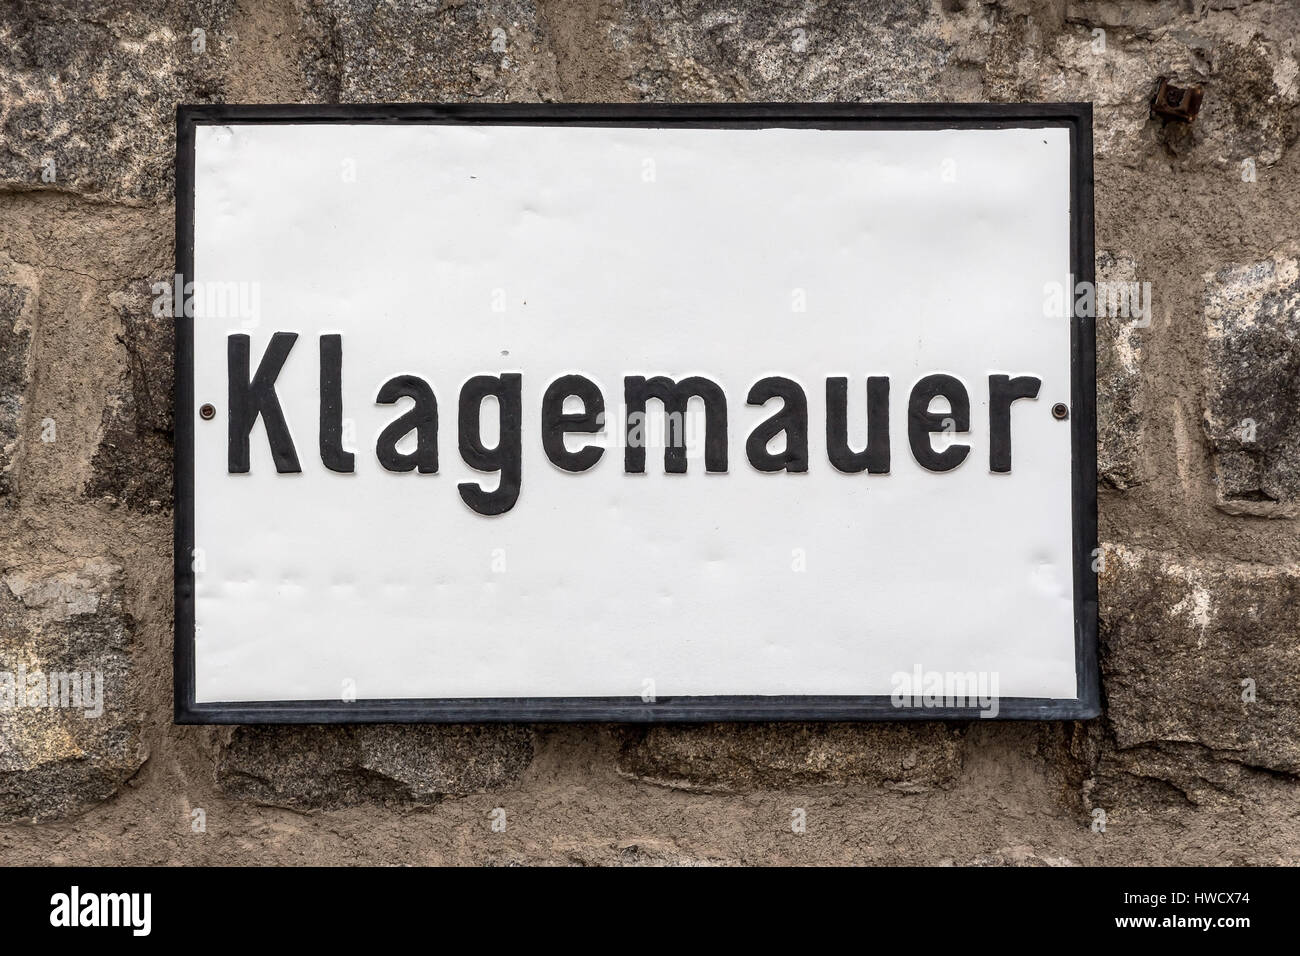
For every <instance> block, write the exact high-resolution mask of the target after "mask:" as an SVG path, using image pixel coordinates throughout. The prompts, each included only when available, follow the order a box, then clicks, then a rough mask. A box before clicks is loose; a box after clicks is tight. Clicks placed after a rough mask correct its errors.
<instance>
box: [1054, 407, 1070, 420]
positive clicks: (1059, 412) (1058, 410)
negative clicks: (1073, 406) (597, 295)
mask: <svg viewBox="0 0 1300 956" xmlns="http://www.w3.org/2000/svg"><path fill="white" fill-rule="evenodd" d="M1052 417H1053V418H1055V419H1056V420H1057V421H1060V422H1063V421H1065V420H1066V419H1067V418H1069V417H1070V406H1068V405H1066V404H1065V402H1057V403H1056V404H1055V405H1053V406H1052Z"/></svg>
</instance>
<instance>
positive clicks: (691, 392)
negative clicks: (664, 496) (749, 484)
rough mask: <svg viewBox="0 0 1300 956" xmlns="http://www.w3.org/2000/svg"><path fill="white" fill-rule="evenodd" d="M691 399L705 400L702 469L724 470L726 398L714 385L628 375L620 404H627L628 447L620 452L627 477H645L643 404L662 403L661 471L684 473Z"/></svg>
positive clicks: (694, 380) (695, 379) (697, 378)
mask: <svg viewBox="0 0 1300 956" xmlns="http://www.w3.org/2000/svg"><path fill="white" fill-rule="evenodd" d="M692 397H698V398H701V399H703V400H704V470H705V471H706V472H724V471H726V470H727V396H726V395H725V394H724V393H723V391H722V389H721V388H719V387H718V384H717V383H716V382H712V381H710V380H709V379H707V378H703V377H701V376H699V375H693V376H691V377H690V378H684V379H682V380H681V381H680V382H674V381H673V380H672V379H671V378H666V377H664V376H656V377H655V378H651V379H646V378H644V377H643V376H640V375H629V376H627V377H626V378H624V379H623V401H624V403H625V404H626V405H627V438H628V440H627V447H626V448H624V450H623V470H624V471H625V472H627V474H629V475H641V474H645V443H646V437H647V436H646V402H647V401H648V400H649V399H657V400H659V401H660V402H662V403H663V408H664V418H665V422H664V432H665V434H666V435H667V436H668V440H667V441H666V442H665V443H664V444H665V446H666V447H665V448H664V471H665V472H667V473H668V474H670V475H684V474H686V406H687V403H688V402H689V401H690V400H691V398H692Z"/></svg>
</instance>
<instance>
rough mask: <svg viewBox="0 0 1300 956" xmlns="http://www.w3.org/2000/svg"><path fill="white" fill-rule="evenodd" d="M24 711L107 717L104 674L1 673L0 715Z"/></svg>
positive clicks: (20, 667) (20, 668) (21, 667)
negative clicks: (36, 710)
mask: <svg viewBox="0 0 1300 956" xmlns="http://www.w3.org/2000/svg"><path fill="white" fill-rule="evenodd" d="M22 707H28V708H40V709H60V708H62V709H67V710H80V711H81V712H82V716H83V717H92V718H93V717H102V716H103V714H104V672H103V671H50V672H49V673H46V672H45V671H30V672H29V671H28V670H27V666H26V665H25V664H19V665H18V670H17V672H14V671H0V713H3V712H7V711H11V710H16V709H19V708H22Z"/></svg>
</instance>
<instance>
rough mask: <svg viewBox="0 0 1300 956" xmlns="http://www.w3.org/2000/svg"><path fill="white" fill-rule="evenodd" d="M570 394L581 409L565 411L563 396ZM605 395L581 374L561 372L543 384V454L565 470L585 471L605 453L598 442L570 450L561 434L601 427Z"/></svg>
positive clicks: (597, 430)
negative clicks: (548, 383)
mask: <svg viewBox="0 0 1300 956" xmlns="http://www.w3.org/2000/svg"><path fill="white" fill-rule="evenodd" d="M570 395H573V396H576V397H577V398H579V399H581V400H582V411H580V412H569V413H566V412H565V411H564V400H565V399H566V398H568V397H569V396H570ZM604 415H605V396H603V395H602V394H600V389H599V388H597V387H596V383H595V382H593V381H592V380H591V379H589V378H586V377H584V376H582V375H563V376H561V377H560V378H557V379H556V380H555V381H554V382H552V383H551V384H550V385H548V386H547V388H546V394H545V395H543V396H542V447H543V448H545V449H546V457H547V458H549V459H551V461H552V462H554V463H555V464H556V465H557V466H558V467H560V468H563V469H564V470H565V471H575V472H576V471H586V470H587V469H588V468H590V467H591V466H592V465H594V464H596V462H598V461H600V456H601V455H603V454H605V449H604V448H602V447H600V446H599V445H584V446H583V447H582V448H581V449H580V450H578V451H569V449H568V448H566V447H565V445H564V436H565V435H566V434H568V433H571V432H580V433H583V434H588V435H591V434H595V433H597V432H599V431H601V430H602V428H603V427H604V426H603V425H602V424H601V423H602V422H603V421H604Z"/></svg>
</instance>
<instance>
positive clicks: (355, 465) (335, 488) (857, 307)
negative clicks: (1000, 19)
mask: <svg viewBox="0 0 1300 956" xmlns="http://www.w3.org/2000/svg"><path fill="white" fill-rule="evenodd" d="M1090 122H1091V121H1090V112H1089V111H1088V109H1087V108H1086V107H1076V106H1060V107H838V108H837V107H811V106H810V107H759V106H755V107H677V108H674V107H643V108H635V107H569V108H564V107H540V106H539V107H498V108H495V109H493V108H488V107H477V108H474V107H459V108H457V107H418V106H412V107H405V108H400V107H397V108H395V107H376V108H374V109H369V108H363V107H336V108H330V107H321V108H315V109H312V108H305V107H283V108H280V107H270V108H258V107H196V108H186V109H184V110H183V111H182V115H181V120H180V134H181V135H180V146H179V155H178V167H177V168H178V197H179V199H178V210H179V212H178V269H177V271H178V279H179V280H180V282H181V285H180V286H179V287H178V289H177V294H176V295H175V296H174V304H175V312H176V318H177V328H178V359H177V362H178V368H177V371H178V376H177V381H178V385H177V449H176V453H177V492H178V494H177V499H178V500H177V637H176V640H177V716H178V719H179V720H185V721H249V722H262V721H346V720H455V719H458V720H474V719H491V720H508V719H540V720H568V719H572V720H580V719H615V720H701V719H728V718H735V719H762V718H778V719H779V718H815V717H824V718H837V719H839V718H850V719H852V718H874V719H881V718H884V719H887V718H891V717H909V718H921V719H924V718H932V717H956V716H1001V717H1086V716H1091V715H1093V714H1095V713H1096V709H1097V699H1096V675H1095V667H1096V663H1095V653H1096V650H1095V641H1096V604H1095V600H1096V599H1095V593H1096V591H1095V581H1094V574H1093V571H1094V569H1093V567H1092V566H1091V565H1092V563H1093V561H1094V557H1095V555H1094V549H1095V547H1096V542H1095V537H1096V533H1095V527H1096V526H1095V451H1094V443H1095V439H1094V425H1093V421H1094V413H1093V382H1092V380H1093V357H1092V356H1093V346H1092V334H1093V333H1092V324H1091V320H1090V319H1089V318H1088V317H1087V316H1086V315H1084V316H1079V315H1076V314H1075V311H1076V310H1075V309H1074V308H1073V302H1074V298H1073V296H1074V292H1075V290H1076V283H1077V282H1079V281H1080V280H1086V279H1090V278H1091V256H1092V247H1091V242H1092V236H1091V212H1092V211H1091V128H1090Z"/></svg>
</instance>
